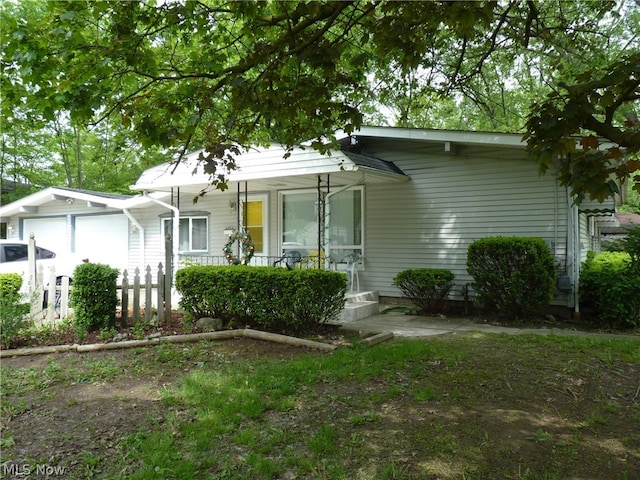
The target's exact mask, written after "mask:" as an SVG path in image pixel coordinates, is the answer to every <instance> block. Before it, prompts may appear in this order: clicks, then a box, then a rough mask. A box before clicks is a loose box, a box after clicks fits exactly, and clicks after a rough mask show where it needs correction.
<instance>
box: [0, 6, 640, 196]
mask: <svg viewBox="0 0 640 480" xmlns="http://www.w3.org/2000/svg"><path fill="white" fill-rule="evenodd" d="M1 8H2V11H1V13H2V23H3V29H2V33H1V38H2V52H3V53H2V80H3V81H2V95H3V99H4V101H3V104H2V119H3V121H5V122H7V121H11V120H12V118H13V117H12V115H13V112H14V108H15V107H16V106H19V107H20V108H23V109H28V110H29V111H31V112H33V113H34V114H37V115H40V116H42V118H44V119H52V118H54V117H55V115H56V112H58V111H68V112H70V115H71V120H72V122H75V123H78V124H92V123H93V124H95V123H100V122H101V121H103V120H104V119H107V118H111V119H117V121H119V122H120V123H121V124H122V125H123V126H124V127H126V128H127V129H129V130H130V132H131V133H132V134H133V135H135V138H136V139H137V140H138V141H140V142H141V143H142V144H143V145H156V146H166V147H169V146H179V147H180V148H182V150H183V151H186V150H187V149H192V148H195V147H198V148H200V147H204V149H205V151H206V154H204V155H203V156H202V159H203V161H205V165H206V169H207V171H208V172H209V173H211V174H212V183H214V184H216V185H218V186H219V187H222V188H223V187H224V182H225V176H224V174H225V173H226V172H227V171H228V169H232V168H234V166H235V165H234V162H233V155H230V154H229V153H230V152H231V153H233V152H234V151H238V146H242V147H248V146H250V145H263V144H266V143H269V142H272V141H275V142H280V143H282V144H283V145H286V146H293V145H296V144H297V143H299V142H301V141H305V140H309V139H315V142H314V146H315V147H316V148H320V149H322V148H327V147H326V143H325V142H324V139H325V138H329V139H331V134H332V132H334V131H335V130H337V129H343V130H345V131H346V132H352V131H353V130H354V129H356V128H357V127H358V126H360V125H362V124H363V123H364V122H365V120H366V119H368V118H379V112H380V111H381V108H382V107H384V106H387V107H389V108H391V109H392V110H393V111H394V112H395V113H396V118H397V120H398V121H400V123H402V124H412V126H422V127H430V126H432V125H430V124H424V123H422V124H421V121H427V120H428V118H429V116H428V113H427V114H425V111H428V110H429V109H430V108H432V107H433V110H434V111H436V110H437V109H438V108H439V107H438V106H437V105H443V104H444V105H446V104H447V102H449V107H450V108H453V109H455V108H457V107H458V106H461V105H463V106H464V105H466V107H465V108H468V105H469V103H468V102H469V101H470V102H471V105H473V106H474V108H477V109H482V110H484V114H485V118H489V119H492V118H493V119H494V121H493V122H492V121H491V120H490V121H489V122H488V124H489V126H491V125H492V123H493V126H494V127H496V128H500V127H504V126H505V125H506V126H507V127H508V128H509V129H510V130H512V131H519V132H522V133H523V134H524V136H525V138H526V140H527V142H528V151H529V153H530V155H531V157H532V158H534V159H535V160H536V161H538V162H539V163H540V165H541V169H542V170H543V171H546V170H548V169H549V168H553V169H554V171H556V170H557V172H558V179H559V181H560V182H561V183H562V184H564V185H569V186H570V187H571V189H572V191H573V193H574V194H576V195H577V196H578V197H581V196H583V195H587V194H588V195H590V196H592V197H594V198H600V199H602V198H604V197H605V196H606V195H608V194H609V193H611V191H613V190H615V188H616V187H615V184H614V183H612V182H611V181H610V180H611V175H618V176H619V177H621V178H626V177H630V176H633V175H634V173H635V172H636V171H637V170H639V165H638V160H637V158H638V156H637V154H638V150H639V149H640V132H639V130H638V129H639V126H638V125H639V124H638V120H637V102H638V94H639V84H640V79H639V73H638V72H640V54H639V53H638V48H637V38H636V37H634V35H635V33H634V31H633V29H634V27H633V25H636V28H637V20H638V14H637V6H636V5H635V4H633V3H629V2H627V3H624V2H623V3H615V2H608V1H602V2H596V1H576V2H563V1H544V2H537V1H522V0H512V1H505V2H486V1H478V2H455V1H453V2H395V1H393V2H391V1H381V2H368V1H353V2H333V1H314V2H277V1H269V2H238V1H231V0H229V1H224V0H202V1H186V0H185V1H179V2H158V3H156V2H154V1H152V0H144V1H131V2H119V1H112V2H95V1H74V2H54V1H50V2H42V3H38V2H20V3H9V2H5V3H4V4H3V5H2V7H1ZM634 19H635V20H634ZM634 21H635V23H634ZM629 25H631V27H629ZM520 75H522V76H520ZM528 83H530V84H528ZM508 84H511V85H508ZM518 89H520V91H521V90H523V89H525V90H526V89H528V90H529V91H531V92H532V94H533V95H537V97H538V103H536V105H535V106H534V107H533V109H530V108H529V107H528V106H526V107H524V106H523V100H522V98H520V99H519V100H518V102H519V103H518V105H517V108H516V107H513V111H514V112H515V113H513V114H510V115H511V118H516V117H514V115H515V116H518V115H519V116H520V118H522V117H526V118H524V119H523V120H522V122H521V124H520V125H516V124H514V123H513V122H509V121H506V120H505V121H496V120H495V118H497V116H498V112H497V110H496V100H497V97H499V96H501V95H502V99H503V100H504V98H505V97H504V95H505V92H507V93H510V94H511V93H513V92H515V91H517V90H518ZM545 96H546V97H545ZM525 98H530V97H525ZM442 99H444V100H442ZM439 102H443V103H439ZM465 102H467V103H465ZM509 102H511V105H512V106H514V105H516V104H515V103H514V102H515V100H509ZM503 103H504V102H503ZM376 115H378V117H376ZM576 137H577V141H576ZM600 137H601V138H604V139H605V140H606V141H608V142H610V145H605V146H604V147H605V148H604V149H603V146H602V145H601V144H600V140H599V138H600ZM636 178H638V179H640V177H636Z"/></svg>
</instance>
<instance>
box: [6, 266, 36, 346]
mask: <svg viewBox="0 0 640 480" xmlns="http://www.w3.org/2000/svg"><path fill="white" fill-rule="evenodd" d="M20 287H22V277H21V276H20V275H18V274H17V273H1V274H0V342H1V343H2V344H3V345H4V346H5V347H10V346H11V343H12V342H13V339H14V338H15V337H16V335H17V334H18V333H20V331H21V330H22V329H23V328H24V327H26V326H27V325H28V323H29V321H28V319H27V317H26V315H27V314H28V313H29V304H28V303H24V302H23V301H22V296H21V295H20Z"/></svg>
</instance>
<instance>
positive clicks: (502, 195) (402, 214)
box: [0, 127, 615, 309]
mask: <svg viewBox="0 0 640 480" xmlns="http://www.w3.org/2000/svg"><path fill="white" fill-rule="evenodd" d="M340 142H341V148H340V149H335V150H332V151H331V152H330V154H327V155H324V154H320V153H319V152H317V151H315V150H314V149H312V148H310V147H307V148H296V149H294V150H293V151H291V152H289V154H288V155H287V152H286V151H285V149H283V148H282V147H280V146H275V145H274V146H272V147H270V148H256V149H252V150H251V151H250V152H248V153H245V154H242V155H239V156H237V157H236V162H237V165H238V168H237V170H234V171H233V172H231V174H230V175H229V176H228V189H226V190H224V191H221V190H216V189H213V188H210V189H209V191H208V192H207V193H206V194H205V195H203V196H200V193H201V192H202V191H203V190H205V189H207V187H208V185H209V184H210V180H211V178H210V176H209V175H208V174H205V173H204V172H203V168H202V166H201V165H198V162H197V158H198V155H199V152H194V153H192V154H190V155H188V156H187V157H186V158H184V159H183V160H182V161H181V163H179V164H177V165H175V164H172V163H170V162H169V163H167V164H164V165H160V166H157V167H153V168H150V169H148V170H146V171H145V172H144V173H143V174H142V175H141V176H140V178H139V179H138V181H137V182H136V184H135V185H133V186H132V187H131V188H132V190H133V191H135V192H137V193H138V195H135V196H131V197H126V196H108V195H105V197H100V198H98V197H99V195H104V194H99V193H96V192H92V193H86V195H89V197H85V196H84V195H85V193H82V192H80V191H73V190H68V189H46V190H44V191H43V192H41V194H42V195H41V196H39V197H37V198H36V196H37V195H39V194H36V195H32V196H31V197H27V198H25V199H22V200H20V201H19V202H14V203H13V204H10V205H6V206H3V207H1V208H0V221H2V222H7V223H8V231H10V232H11V235H13V236H14V237H19V238H28V233H29V232H30V231H34V230H36V229H40V228H41V227H40V226H42V228H44V225H45V224H46V225H50V227H51V230H50V231H48V233H44V232H45V230H39V231H40V232H41V233H40V235H41V236H46V237H47V238H48V237H51V236H55V235H58V236H61V235H62V234H63V233H64V235H66V237H65V238H66V245H67V247H68V248H69V249H72V250H73V249H75V250H80V249H83V248H85V247H87V248H88V249H89V250H93V251H95V248H96V247H99V248H100V249H101V250H103V251H105V252H113V253H109V254H108V255H106V257H101V256H99V255H91V254H88V256H89V258H90V260H92V261H93V259H94V258H95V259H96V260H101V261H102V260H103V258H106V262H107V263H113V262H115V263H116V264H115V265H114V266H116V267H118V268H124V267H125V264H126V267H127V268H129V269H132V268H135V267H138V266H142V265H146V264H151V265H157V264H158V263H159V262H163V261H164V241H163V239H164V238H165V236H166V235H167V234H171V235H172V238H173V244H174V252H173V253H174V265H177V266H178V268H180V267H181V266H183V265H186V264H191V263H212V264H225V263H226V261H225V258H224V255H223V247H224V245H225V243H226V241H227V239H228V233H229V231H230V230H234V229H238V228H239V229H244V230H247V231H248V232H249V233H250V234H251V236H252V239H253V241H254V243H255V257H254V259H253V260H252V261H251V264H255V265H259V264H264V265H267V264H269V265H271V264H273V262H274V261H275V260H276V259H278V258H279V257H280V256H282V254H283V253H285V252H287V251H297V252H299V253H300V254H301V255H302V256H306V255H309V254H313V253H314V252H318V251H321V252H323V253H324V256H325V258H326V264H327V266H331V265H333V262H340V260H341V259H342V258H344V256H346V255H347V254H350V253H358V254H360V255H361V256H362V260H361V261H360V264H359V265H358V277H359V284H360V290H361V291H374V292H378V293H379V295H380V296H382V297H387V298H397V297H400V296H401V292H400V291H399V289H397V288H396V287H394V286H392V281H393V278H394V277H395V275H396V274H397V273H398V272H399V271H401V270H405V269H409V268H446V269H450V270H451V271H452V272H453V273H454V274H455V276H456V285H455V287H454V289H453V290H452V292H451V298H453V299H458V300H460V299H462V298H463V289H464V287H465V286H466V285H467V284H469V283H470V282H472V278H471V277H470V276H469V275H468V273H467V271H466V252H467V247H468V246H469V244H470V243H471V242H473V241H474V240H476V239H479V238H482V237H487V236H498V235H500V236H533V237H540V238H543V239H544V240H545V241H546V242H547V244H548V245H549V248H550V249H551V251H552V252H553V255H554V256H555V258H556V264H557V268H558V276H559V281H558V290H557V292H556V296H555V298H554V301H553V303H554V304H555V305H558V306H566V307H568V308H570V309H577V308H578V301H577V299H578V296H577V282H578V278H579V268H580V263H581V262H582V261H583V260H584V259H585V258H586V252H587V251H589V250H598V249H599V245H598V239H599V238H600V232H599V228H600V227H599V225H600V219H605V218H607V217H610V216H611V215H612V214H613V213H614V211H615V205H614V200H613V198H612V199H610V200H608V201H606V202H604V203H602V204H600V203H598V202H592V201H583V202H582V204H580V205H575V204H574V199H573V198H572V197H571V195H570V194H569V192H568V190H567V189H566V188H564V187H561V186H559V185H558V183H557V182H556V178H555V176H554V175H553V172H550V173H549V174H547V175H543V176H541V175H539V173H538V165H537V164H535V163H534V162H532V161H530V160H528V159H527V158H526V153H525V144H524V143H523V141H522V137H521V135H519V134H502V133H486V132H463V131H445V130H427V129H408V128H393V127H362V128H361V129H360V130H358V131H357V132H355V133H353V134H351V135H343V136H342V138H341V139H340ZM54 190H55V191H54ZM64 197H66V198H67V199H73V201H69V200H67V199H65V198H64ZM194 199H197V202H195V203H194ZM96 204H100V205H98V206H97V207H96ZM176 219H178V221H173V222H172V220H176ZM40 222H44V223H40ZM36 225H39V226H38V227H37V228H36ZM63 227H64V228H63ZM47 228H48V227H47ZM54 229H57V230H58V232H59V233H58V234H54V233H52V232H53V231H54ZM116 239H117V241H116ZM87 242H89V243H91V244H90V245H87V244H86V243H87ZM89 247H90V248H89ZM112 248H113V250H112ZM91 257H93V258H91ZM330 261H331V264H330Z"/></svg>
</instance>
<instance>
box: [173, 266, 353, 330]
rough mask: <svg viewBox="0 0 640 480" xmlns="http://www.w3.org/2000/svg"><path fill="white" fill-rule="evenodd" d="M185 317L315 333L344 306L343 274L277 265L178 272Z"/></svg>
mask: <svg viewBox="0 0 640 480" xmlns="http://www.w3.org/2000/svg"><path fill="white" fill-rule="evenodd" d="M176 288H177V290H178V291H179V292H180V293H181V294H182V300H181V302H180V304H181V306H182V308H184V310H185V313H189V314H191V315H193V317H194V318H195V319H197V318H201V317H216V318H220V319H222V320H223V321H224V322H226V323H227V324H228V325H235V326H246V325H255V326H257V327H259V328H262V329H265V330H267V331H271V332H296V333H303V332H310V331H313V329H315V328H316V327H317V326H318V325H320V324H322V323H325V322H327V321H328V320H330V319H333V318H336V317H337V316H338V315H339V314H340V312H341V311H342V309H343V308H344V297H345V294H346V291H347V280H346V277H345V276H344V274H343V273H341V272H329V271H325V270H315V269H293V270H286V269H283V268H275V267H249V266H205V265H202V266H192V267H186V268H182V269H180V270H178V271H177V272H176Z"/></svg>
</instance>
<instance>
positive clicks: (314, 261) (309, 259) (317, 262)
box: [298, 250, 325, 268]
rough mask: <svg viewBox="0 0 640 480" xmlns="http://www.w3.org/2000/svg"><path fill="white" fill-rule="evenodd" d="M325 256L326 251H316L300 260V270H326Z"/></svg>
mask: <svg viewBox="0 0 640 480" xmlns="http://www.w3.org/2000/svg"><path fill="white" fill-rule="evenodd" d="M324 262H325V254H324V251H321V252H320V253H318V251H317V250H314V251H313V252H311V253H310V254H309V255H307V256H306V257H304V258H303V259H302V260H300V263H299V265H298V267H299V268H324Z"/></svg>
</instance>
